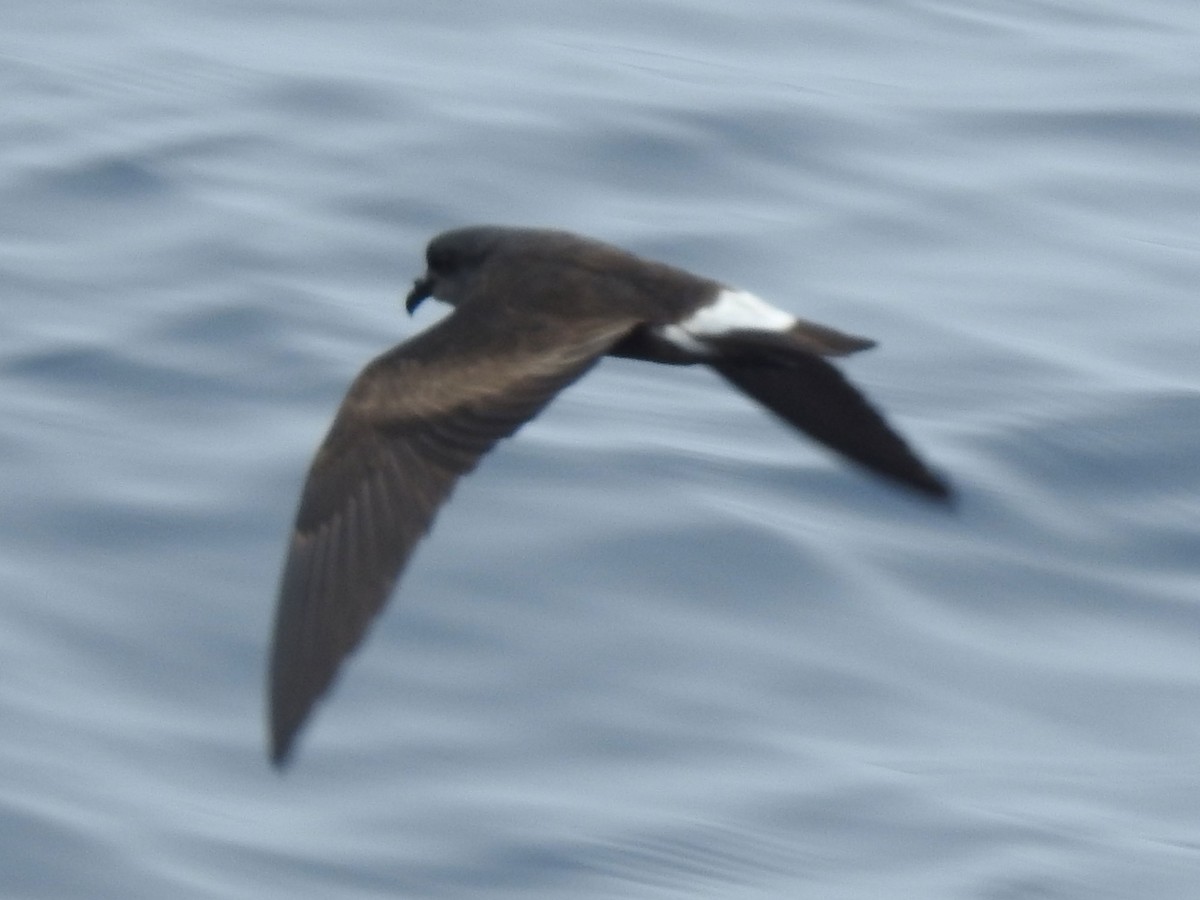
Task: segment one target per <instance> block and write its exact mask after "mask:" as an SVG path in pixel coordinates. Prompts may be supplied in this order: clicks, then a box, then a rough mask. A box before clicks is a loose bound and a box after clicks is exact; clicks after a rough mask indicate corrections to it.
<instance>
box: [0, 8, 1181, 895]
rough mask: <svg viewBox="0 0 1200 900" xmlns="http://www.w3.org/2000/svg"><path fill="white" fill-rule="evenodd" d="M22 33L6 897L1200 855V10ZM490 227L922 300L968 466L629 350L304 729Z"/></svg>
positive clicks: (447, 533)
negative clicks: (408, 389)
mask: <svg viewBox="0 0 1200 900" xmlns="http://www.w3.org/2000/svg"><path fill="white" fill-rule="evenodd" d="M0 23H2V25H3V27H0V85H2V86H3V92H4V97H5V102H4V112H3V121H4V128H3V129H0V209H2V210H3V213H2V214H0V223H2V224H0V286H2V289H3V290H2V296H3V300H2V303H3V311H4V312H3V323H4V327H3V328H0V423H2V424H0V460H2V463H3V464H2V468H0V472H2V476H0V477H2V479H3V482H2V488H3V497H4V503H3V509H4V514H3V515H2V516H0V721H2V722H3V728H2V730H0V896H3V897H5V898H75V897H79V898H118V897H119V898H162V897H172V898H254V900H265V898H276V897H278V898H293V897H297V896H312V897H316V896H328V897H338V898H343V897H344V898H375V897H397V896H402V897H431V898H458V897H481V898H482V897H489V898H491V897H512V898H517V897H522V898H528V897H535V898H536V897H555V898H563V897H569V898H611V897H621V898H665V897H680V898H683V897H687V898H722V900H741V898H783V897H786V898H797V897H803V898H808V897H812V898H821V900H850V898H862V900H875V898H880V897H920V898H923V900H942V898H946V900H950V898H955V900H957V898H981V900H1023V898H1047V900H1049V898H1054V900H1060V898H1061V900H1066V898H1071V900H1074V898H1079V900H1084V898H1087V900H1096V898H1146V897H1154V898H1194V897H1200V816H1198V814H1197V810H1198V809H1200V465H1198V464H1197V459H1198V456H1200V353H1198V352H1197V345H1198V332H1200V328H1198V326H1200V298H1198V297H1197V289H1198V286H1200V237H1198V223H1200V214H1198V211H1200V161H1198V160H1200V154H1198V153H1197V148H1198V147H1200V54H1198V53H1197V46H1198V45H1200V7H1198V6H1197V5H1196V4H1195V3H1194V2H1193V0H1148V2H1144V3H1139V4H1128V3H1115V2H1111V0H1087V2H1084V0H1041V2H1017V3H996V2H992V0H963V2H953V3H950V2H941V0H923V2H922V0H912V2H896V3H863V2H846V0H838V2H830V0H817V2H814V3H804V4H800V3H795V2H792V0H764V2H756V3H750V4H741V5H739V4H730V3H716V2H710V0H658V2H654V0H649V2H640V3H630V2H611V3H598V4H569V3H558V2H525V3H522V2H509V3H498V4H491V5H486V6H484V5H468V4H458V3H445V4H435V3H417V2H400V3H384V2H372V0H360V2H354V0H351V2H346V3H340V4H330V3H313V2H307V3H305V2H297V3H286V4H285V3H276V2H271V0H249V2H246V3H238V4H232V3H223V2H217V0H202V2H192V3H149V2H145V0H142V2H137V0H134V2H125V3H115V2H97V3H89V4H84V3H62V4H51V5H47V4H44V3H33V2H29V0H13V2H11V3H8V4H6V7H5V10H4V12H3V13H2V14H0ZM481 221H482V222H506V223H514V224H540V225H552V226H558V227H565V228H570V229H574V230H578V231H582V232H586V233H588V234H592V235H595V236H598V237H601V238H604V239H607V240H610V241H613V242H616V243H618V244H622V245H624V246H627V247H629V248H631V249H633V250H635V251H637V252H639V253H642V254H644V255H647V256H651V257H657V258H661V259H665V260H667V261H669V262H672V263H675V264H677V265H681V266H684V267H686V268H689V269H692V270H695V271H698V272H702V273H704V274H707V275H711V276H713V277H716V278H719V279H721V280H723V281H725V282H727V283H731V284H735V285H738V286H741V287H745V288H747V289H749V290H752V291H754V292H756V293H758V294H760V295H762V296H764V297H767V298H769V299H770V300H771V301H772V302H774V303H776V304H778V305H780V306H782V307H784V308H787V309H789V310H792V311H793V312H795V313H797V314H801V315H804V316H806V317H809V318H812V319H815V320H817V321H820V322H827V323H828V324H831V325H834V326H836V327H840V328H843V329H845V330H848V331H851V332H854V333H860V334H865V335H868V336H870V337H873V338H875V339H877V340H878V341H879V342H880V346H879V347H878V348H877V349H876V350H874V351H872V352H871V353H868V354H862V355H861V356H858V357H855V358H854V359H852V360H848V361H846V363H845V366H844V368H845V370H846V371H847V373H848V374H849V375H850V377H851V378H852V379H853V380H854V381H855V382H856V383H858V384H859V385H860V386H862V387H863V388H864V390H866V391H867V392H868V393H869V394H870V395H871V396H872V397H873V398H874V400H875V401H876V402H877V403H878V404H879V405H880V406H881V407H882V408H884V409H885V410H887V412H888V414H889V416H890V417H891V419H892V421H893V422H894V423H895V424H896V425H897V427H898V428H900V429H901V430H902V431H903V432H904V433H905V434H906V435H908V436H909V437H910V439H911V440H912V441H913V443H914V444H915V445H916V446H918V447H919V448H920V449H921V450H922V452H923V453H924V454H925V455H926V456H927V457H928V458H929V459H930V460H932V461H933V462H934V463H935V464H936V465H937V466H938V467H939V468H940V469H942V470H943V471H944V472H945V473H947V475H948V476H949V477H950V478H951V479H952V480H953V482H954V483H955V485H956V486H957V488H958V490H959V493H960V499H959V503H958V505H957V507H956V509H955V510H953V511H950V512H948V511H945V510H941V509H936V508H931V507H930V506H929V505H927V504H924V503H922V502H920V501H919V500H914V499H910V498H909V497H907V496H904V495H902V494H901V493H898V492H896V491H894V490H891V489H889V488H888V487H886V486H883V485H880V484H879V483H877V482H875V481H873V480H871V479H869V478H866V477H863V476H862V475H861V474H860V473H858V472H856V471H852V470H850V469H849V468H847V467H845V466H843V465H840V464H838V463H837V462H836V461H834V460H832V459H830V458H829V457H828V456H827V455H825V454H824V453H822V452H820V451H819V450H816V449H814V448H813V447H812V446H811V445H809V444H807V443H806V442H804V441H802V440H799V439H797V437H796V436H795V435H794V434H792V433H791V432H789V431H788V430H787V429H785V428H783V427H781V426H779V425H778V424H776V423H775V422H773V421H772V420H770V419H769V418H768V417H767V416H766V415H764V414H763V413H761V412H760V411H758V410H757V409H755V408H753V407H752V406H751V405H750V404H749V403H747V402H746V401H744V400H743V399H742V398H740V397H738V396H737V395H735V394H733V393H732V392H730V391H728V390H727V389H726V388H725V387H724V386H723V385H722V384H721V383H719V382H718V380H717V379H716V378H714V377H713V376H711V375H709V374H707V373H704V372H700V371H691V370H675V369H667V368H652V367H649V366H646V365H644V364H637V363H633V362H625V361H609V362H606V363H604V364H603V365H602V366H601V367H600V368H599V369H597V370H596V371H594V372H593V373H592V374H590V375H589V376H588V378H587V379H585V380H584V381H582V382H581V383H579V384H578V385H576V386H574V387H572V388H571V389H570V390H569V391H567V392H566V393H565V394H564V395H563V396H562V397H560V398H559V400H558V401H556V403H555V404H554V405H553V406H552V407H551V408H550V409H549V410H548V411H547V412H546V413H545V414H544V415H543V416H542V417H540V418H539V419H538V420H537V421H536V422H534V423H532V424H530V425H529V426H528V427H527V428H525V429H524V430H523V431H522V432H521V433H520V434H519V435H518V436H517V438H516V439H515V440H513V441H509V442H506V443H505V444H504V446H503V447H502V448H500V449H499V450H498V451H497V452H496V453H495V454H493V455H492V456H491V457H489V458H488V459H487V460H486V461H485V463H484V464H483V465H482V466H481V468H480V470H479V471H478V472H477V473H476V474H475V475H473V476H471V477H470V478H468V479H466V480H465V481H464V482H463V483H462V484H461V485H460V487H459V489H458V491H457V493H456V495H455V497H454V500H453V502H452V503H451V504H450V506H449V507H447V508H446V510H445V511H444V513H443V515H442V516H441V518H440V519H439V522H438V525H437V528H436V529H435V531H434V534H433V535H432V537H431V538H430V539H429V540H428V541H427V542H426V543H425V544H424V545H423V547H422V549H421V550H420V552H419V553H418V555H417V557H416V559H415V561H414V563H413V565H412V567H411V568H410V570H409V572H408V573H407V575H406V577H405V580H404V584H403V586H402V589H401V590H400V592H399V594H398V596H397V597H396V598H395V600H394V601H393V603H392V604H391V606H390V608H389V609H388V610H387V612H386V614H385V615H384V616H383V617H382V618H381V620H380V621H379V623H378V626H377V627H376V628H375V630H374V632H373V633H372V635H371V636H370V638H369V640H368V641H367V642H366V644H365V645H364V646H363V647H362V648H361V650H360V652H358V653H357V655H356V656H355V657H354V658H353V660H352V661H351V664H350V665H349V666H348V668H347V669H346V670H345V672H344V674H343V677H342V678H341V680H340V682H339V684H338V685H337V687H336V690H335V691H334V692H333V694H332V696H331V697H330V698H329V700H328V702H326V703H325V704H323V705H322V706H321V708H320V709H319V710H318V714H317V715H316V717H315V719H314V721H313V722H312V723H311V727H310V728H309V729H308V730H307V731H306V733H305V734H304V735H303V740H302V743H301V745H300V747H299V752H298V753H297V755H296V758H295V760H294V763H293V765H292V766H291V767H290V768H289V769H288V770H287V771H286V772H284V773H283V774H279V773H277V772H276V771H274V770H273V769H272V768H271V767H270V765H269V764H268V762H267V758H266V752H265V740H264V725H263V697H262V681H263V672H264V667H265V655H266V649H267V638H268V631H269V627H270V622H271V616H272V612H273V603H274V592H275V588H276V579H277V577H278V573H279V568H280V565H281V562H282V554H283V551H284V548H285V542H286V537H287V533H288V531H289V528H290V519H291V516H292V513H293V510H294V504H295V502H296V498H297V493H298V490H299V486H300V483H301V480H302V478H303V476H304V473H305V469H306V467H307V464H308V461H309V459H310V457H311V454H312V452H313V450H314V448H315V446H316V444H317V442H318V441H319V440H320V438H321V436H322V434H323V432H324V429H325V428H326V427H327V425H328V422H329V419H330V417H331V415H332V413H333V410H334V408H335V407H336V404H337V402H338V401H339V399H340V397H341V394H342V392H343V391H344V389H345V387H346V385H347V384H348V382H349V380H350V379H351V378H352V377H353V375H354V374H355V372H356V371H357V370H358V368H359V367H360V366H361V365H362V364H363V363H365V362H366V361H367V360H368V359H369V358H371V357H372V356H373V355H374V354H376V353H378V352H380V351H382V350H383V349H385V348H387V347H388V346H390V345H392V344H394V343H395V342H397V341H399V340H401V339H403V338H404V337H406V336H407V335H410V334H412V333H414V332H415V331H416V330H417V329H420V328H422V327H425V326H426V325H428V324H429V323H430V322H432V321H433V320H434V318H435V316H436V315H437V313H436V311H435V310H434V309H433V304H429V305H427V306H426V307H424V308H422V310H421V311H420V313H419V314H418V316H416V317H415V318H414V319H413V320H409V319H408V318H407V317H405V316H404V315H403V310H402V307H401V304H400V299H401V298H402V296H403V293H404V291H405V290H406V288H407V285H408V283H409V282H410V280H411V279H412V278H413V277H415V276H416V275H418V274H419V273H420V271H421V269H422V255H421V254H422V249H423V245H424V243H425V241H426V240H427V239H428V237H429V236H430V235H432V234H433V233H435V232H437V231H439V230H441V229H443V228H446V227H451V226H456V225H462V224H467V223H472V222H481Z"/></svg>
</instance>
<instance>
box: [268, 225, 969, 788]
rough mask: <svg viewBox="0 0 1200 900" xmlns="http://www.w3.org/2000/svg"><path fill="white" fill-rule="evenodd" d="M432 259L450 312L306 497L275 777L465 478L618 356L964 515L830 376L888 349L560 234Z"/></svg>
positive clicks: (357, 410) (450, 234)
mask: <svg viewBox="0 0 1200 900" xmlns="http://www.w3.org/2000/svg"><path fill="white" fill-rule="evenodd" d="M425 257H426V262H427V264H428V268H427V271H426V272H425V274H424V275H423V276H422V277H420V278H418V279H417V280H416V282H415V283H414V285H413V288H412V291H411V292H410V293H409V295H408V298H407V303H406V305H407V308H408V311H409V312H410V313H412V312H413V311H414V310H416V308H417V307H418V305H419V304H420V303H421V302H422V301H424V300H425V299H426V298H428V297H436V298H437V299H438V300H441V301H443V302H444V303H447V304H449V305H450V306H452V307H453V312H451V314H450V315H448V316H446V317H445V318H443V319H442V320H441V321H439V322H438V323H437V324H435V325H433V326H432V327H430V328H428V329H427V330H425V331H423V332H421V333H420V334H418V335H416V336H415V337H413V338H411V339H410V340H408V341H406V342H404V343H402V344H400V345H399V346H397V347H394V348H392V349H391V350H389V351H387V352H386V353H384V354H383V355H381V356H379V357H378V358H376V359H374V360H373V361H371V362H370V363H368V364H367V366H366V368H364V369H363V371H362V372H361V373H360V374H359V375H358V377H357V378H356V379H355V380H354V383H353V384H352V385H351V386H350V389H349V392H348V393H347V394H346V397H345V399H344V400H343V401H342V405H341V407H340V408H339V409H338V411H337V415H336V417H335V418H334V420H333V424H332V426H331V427H330V429H329V433H328V434H327V435H326V437H325V440H324V442H323V443H322V444H321V446H320V448H319V449H318V450H317V454H316V458H315V459H314V460H313V463H312V467H311V469H310V470H309V473H308V478H307V480H306V481H305V484H304V489H303V492H302V494H301V497H300V505H299V509H298V511H297V513H296V521H295V528H294V530H293V532H292V536H291V544H290V546H289V548H288V554H287V561H286V563H285V565H284V568H283V576H282V580H281V585H280V590H279V600H278V608H277V611H276V618H275V629H274V639H273V644H272V649H271V661H270V671H269V680H270V687H269V693H270V740H271V749H270V752H271V759H272V761H273V762H274V763H275V764H276V765H277V766H282V765H283V764H284V763H285V762H286V761H287V758H288V755H289V753H290V752H291V750H292V747H293V744H294V741H295V738H296V734H297V732H298V731H299V729H300V728H301V726H302V725H303V724H304V722H305V720H306V719H307V717H308V716H309V714H310V713H311V711H312V707H313V705H314V704H315V703H316V702H317V700H318V699H320V697H321V696H322V695H323V694H324V693H325V691H326V690H328V688H329V686H330V683H331V682H332V681H333V679H334V677H335V675H336V674H337V671H338V669H339V667H340V666H341V665H342V663H343V662H344V661H345V659H346V657H347V656H348V655H349V654H350V652H351V651H353V650H354V648H355V647H356V646H357V645H358V643H359V641H361V640H362V638H363V635H364V634H365V632H366V631H367V628H368V626H369V625H370V623H371V621H372V620H373V619H374V618H375V616H376V614H378V612H379V611H380V609H381V608H382V607H383V605H384V603H385V602H386V601H387V599H388V596H389V595H390V594H391V592H392V590H393V588H394V586H395V584H396V581H397V579H398V578H399V576H400V574H401V572H402V571H403V570H404V567H405V566H406V565H407V564H408V561H409V558H410V557H411V556H412V553H413V550H414V548H415V547H416V545H417V543H418V542H419V541H420V540H421V538H422V537H423V536H424V535H425V533H426V532H427V531H428V530H429V528H430V526H431V525H432V523H433V520H434V517H435V516H436V514H437V511H438V508H439V507H440V506H441V505H442V504H443V503H444V502H445V501H446V499H447V498H448V497H449V495H450V492H451V491H452V490H453V488H454V485H455V483H456V482H457V481H458V479H459V477H460V476H462V475H464V474H466V473H467V472H470V471H471V470H472V469H474V468H475V466H476V464H477V463H478V462H479V460H480V458H481V457H482V456H483V455H484V454H485V453H487V452H488V451H489V450H491V449H492V447H494V446H495V445H496V443H497V442H498V441H499V440H500V439H502V438H506V437H509V436H510V435H512V434H513V433H514V432H515V431H516V430H517V429H518V428H520V427H521V426H522V425H523V424H524V423H526V422H528V421H529V420H530V419H531V418H533V417H534V416H536V415H537V414H538V412H540V411H541V410H542V408H543V407H545V406H546V405H547V404H548V403H549V402H550V401H551V400H552V399H553V398H554V397H555V395H557V394H558V392H559V391H561V390H562V389H563V388H565V387H567V385H569V384H571V383H572V382H574V381H575V380H576V379H578V378H579V377H581V376H582V375H583V374H584V373H585V372H587V371H588V370H589V369H590V368H592V366H594V365H595V364H596V363H597V362H598V361H599V360H600V359H601V358H602V357H604V356H618V357H625V358H630V359H639V360H646V361H649V362H657V363H666V364H668V365H693V364H703V365H707V366H710V367H711V368H712V369H714V370H715V371H716V372H717V373H719V374H720V375H721V376H722V377H723V378H725V380H727V381H728V382H729V383H730V384H732V385H733V386H734V387H736V388H738V389H739V390H740V391H742V392H743V393H745V394H747V395H749V396H750V397H751V398H752V399H754V400H756V401H758V402H759V403H760V404H762V405H763V406H765V407H766V408H767V409H768V410H770V411H771V412H772V413H774V414H775V415H776V416H778V417H779V418H781V419H783V420H784V421H785V422H787V423H789V424H791V425H793V426H794V427H796V428H798V429H800V430H801V431H803V432H804V433H806V434H807V435H808V436H809V437H811V438H813V439H814V440H816V441H818V442H820V443H821V444H824V445H825V446H826V447H829V448H830V449H832V450H834V451H836V452H837V453H839V454H841V455H842V456H844V457H846V458H847V459H849V460H850V461H852V462H854V463H856V464H858V465H859V466H861V467H863V468H865V469H866V470H868V471H870V472H873V473H874V474H876V475H879V476H882V477H883V478H885V479H889V480H891V481H892V482H895V483H897V484H900V485H903V486H904V487H907V488H910V489H912V490H914V491H917V492H919V493H920V494H923V495H925V496H926V497H928V498H931V499H934V500H941V501H944V500H947V499H949V497H950V493H951V492H950V488H949V486H948V485H947V483H946V482H945V481H944V480H942V479H941V478H940V477H939V476H938V475H936V474H935V473H934V472H932V471H931V470H930V469H929V468H928V467H927V466H926V465H925V464H924V463H923V462H922V461H921V460H920V459H919V458H918V457H917V456H916V454H915V453H914V452H913V451H912V450H911V449H910V448H909V446H908V445H907V444H906V443H905V441H904V439H903V438H901V437H900V436H899V435H898V434H897V433H896V432H895V431H893V430H892V428H891V427H890V426H889V425H888V423H887V422H886V421H885V420H884V419H883V417H882V416H881V415H880V414H879V413H878V412H876V411H875V409H874V408H873V407H872V406H871V405H870V404H869V403H868V402H867V400H866V399H865V398H864V397H863V395H862V394H861V393H859V391H858V390H857V389H856V388H855V387H854V386H853V385H851V384H850V383H849V382H848V381H847V380H846V378H845V377H844V376H843V375H842V374H841V372H840V371H839V370H838V369H837V368H835V367H834V366H833V365H832V364H831V363H829V362H828V361H827V359H826V358H827V357H838V356H844V355H846V354H850V353H855V352H857V351H859V350H866V349H867V348H869V347H873V346H874V343H875V342H874V341H871V340H868V339H866V338H861V337H855V336H853V335H850V334H846V333H843V332H841V331H837V330H835V329H833V328H828V327H826V326H824V325H818V324H816V323H814V322H807V321H805V320H803V319H798V318H796V317H795V316H793V315H791V314H790V313H787V312H784V311H783V310H780V309H777V308H775V307H773V306H771V305H769V304H768V303H766V302H765V301H763V300H761V299H759V298H758V297H756V296H755V295H754V294H751V293H748V292H746V291H741V290H736V289H734V288H731V287H727V286H725V285H723V284H721V283H719V282H717V281H713V280H711V279H708V278H703V277H700V276H697V275H693V274H691V273H689V272H685V271H683V270H681V269H677V268H674V267H672V266H669V265H665V264H663V263H659V262H653V261H650V260H646V259H641V258H640V257H637V256H635V255H633V254H632V253H628V252H626V251H624V250H621V249H619V248H617V247H613V246H610V245H608V244H605V243H601V242H599V241H595V240H591V239H589V238H585V237H580V236H578V235H574V234H569V233H567V232H563V231H554V230H545V229H528V228H505V227H495V226H477V227H470V228H461V229H457V230H454V231H447V232H445V233H443V234H440V235H438V236H437V237H435V238H434V239H433V240H432V241H430V243H429V245H428V247H427V248H426V253H425Z"/></svg>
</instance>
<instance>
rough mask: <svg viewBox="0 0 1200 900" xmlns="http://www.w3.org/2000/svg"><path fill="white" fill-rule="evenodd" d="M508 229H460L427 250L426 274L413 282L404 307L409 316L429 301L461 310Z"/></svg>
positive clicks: (440, 236) (435, 240) (437, 239)
mask: <svg viewBox="0 0 1200 900" xmlns="http://www.w3.org/2000/svg"><path fill="white" fill-rule="evenodd" d="M505 232H506V229H503V228H495V227H489V226H477V227H473V228H459V229H456V230H454V231H446V232H443V233H442V234H439V235H438V236H437V237H435V238H434V239H433V240H431V241H430V242H429V246H428V247H426V248H425V263H426V269H425V274H424V275H422V276H421V277H420V278H418V279H417V280H416V281H414V282H413V286H412V290H411V291H409V292H408V297H407V298H406V299H405V302H404V305H405V308H407V309H408V312H409V314H412V313H413V312H415V311H416V309H417V307H418V306H420V305H421V302H422V301H423V300H425V298H426V297H436V298H437V299H438V300H441V301H442V302H443V303H449V304H450V305H451V306H457V305H458V303H459V302H460V301H461V300H463V299H464V298H465V297H466V296H467V294H468V293H469V292H470V289H471V287H472V286H473V285H474V283H475V280H476V278H477V277H478V274H479V270H480V269H481V268H482V266H483V264H484V262H485V261H486V260H487V258H488V256H489V255H490V254H491V253H492V251H493V250H494V249H495V248H496V245H497V244H498V243H499V242H500V240H501V238H502V237H503V236H504V234H505Z"/></svg>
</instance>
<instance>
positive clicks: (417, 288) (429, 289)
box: [404, 273, 433, 316]
mask: <svg viewBox="0 0 1200 900" xmlns="http://www.w3.org/2000/svg"><path fill="white" fill-rule="evenodd" d="M432 293H433V276H432V275H430V274H428V273H426V274H425V275H424V276H422V277H421V278H418V279H417V280H416V281H414V282H413V286H412V290H411V291H409V292H408V297H406V298H405V300H404V308H405V309H407V310H408V314H409V315H410V316H411V315H412V314H413V313H414V312H416V311H417V307H418V306H420V305H421V301H422V300H424V299H425V298H426V297H428V296H430V295H431V294H432Z"/></svg>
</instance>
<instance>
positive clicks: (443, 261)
mask: <svg viewBox="0 0 1200 900" xmlns="http://www.w3.org/2000/svg"><path fill="white" fill-rule="evenodd" d="M427 262H428V263H429V268H431V269H433V270H434V271H435V272H449V271H450V270H451V269H453V268H454V254H453V253H451V252H450V251H449V250H447V249H446V248H445V247H434V248H431V249H430V251H429V258H428V260H427Z"/></svg>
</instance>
